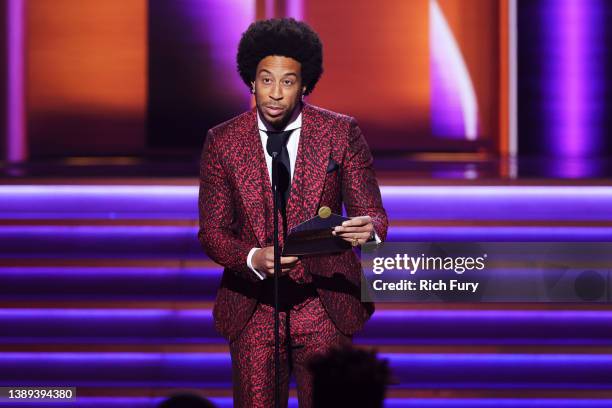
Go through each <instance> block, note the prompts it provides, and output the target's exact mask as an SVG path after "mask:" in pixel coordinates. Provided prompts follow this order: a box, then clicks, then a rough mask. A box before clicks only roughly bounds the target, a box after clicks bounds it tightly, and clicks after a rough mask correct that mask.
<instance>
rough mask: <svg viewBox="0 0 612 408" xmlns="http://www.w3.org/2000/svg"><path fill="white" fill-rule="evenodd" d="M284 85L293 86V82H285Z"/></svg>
mask: <svg viewBox="0 0 612 408" xmlns="http://www.w3.org/2000/svg"><path fill="white" fill-rule="evenodd" d="M285 85H293V81H285Z"/></svg>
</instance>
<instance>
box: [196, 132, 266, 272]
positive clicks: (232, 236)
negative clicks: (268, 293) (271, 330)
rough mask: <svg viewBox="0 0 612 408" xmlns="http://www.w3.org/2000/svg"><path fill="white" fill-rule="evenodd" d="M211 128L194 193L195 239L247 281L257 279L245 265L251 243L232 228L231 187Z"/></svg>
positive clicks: (217, 261)
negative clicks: (195, 201) (196, 189)
mask: <svg viewBox="0 0 612 408" xmlns="http://www.w3.org/2000/svg"><path fill="white" fill-rule="evenodd" d="M217 144H218V143H217V142H216V140H215V136H214V134H213V132H212V131H210V130H209V131H208V134H207V136H206V141H205V143H204V148H203V150H202V157H201V160H200V190H199V195H198V212H199V230H198V240H199V241H200V244H201V245H202V247H203V248H204V251H205V252H206V254H207V255H208V256H209V257H210V258H211V259H212V260H213V261H215V262H216V263H218V264H220V265H222V266H224V267H225V268H228V269H230V270H232V271H233V272H235V273H237V274H239V275H240V276H242V277H243V278H245V279H247V280H249V281H253V282H256V281H259V280H260V279H259V278H258V277H257V276H256V275H255V274H254V273H253V271H251V270H250V269H249V267H248V266H247V256H248V254H249V251H250V250H251V249H252V248H253V244H252V243H247V242H244V241H242V240H240V239H239V238H238V237H237V234H236V233H235V232H234V231H233V230H232V228H231V225H232V221H233V217H234V213H235V211H234V208H235V205H237V203H235V202H234V200H233V194H232V188H231V186H230V183H229V180H228V176H227V173H226V171H225V169H224V167H223V163H222V162H221V156H220V155H221V151H222V150H220V149H219V147H218V146H217Z"/></svg>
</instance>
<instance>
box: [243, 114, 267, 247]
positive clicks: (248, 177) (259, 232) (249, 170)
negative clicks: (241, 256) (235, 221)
mask: <svg viewBox="0 0 612 408" xmlns="http://www.w3.org/2000/svg"><path fill="white" fill-rule="evenodd" d="M256 115H257V114H256V111H255V108H253V109H252V110H251V112H250V113H249V115H248V119H247V123H246V126H245V129H246V132H243V134H242V137H241V139H242V143H241V145H242V146H241V148H239V149H238V152H237V153H238V154H237V155H236V157H237V160H236V168H235V176H236V179H237V185H238V190H239V192H240V197H242V203H243V204H244V208H245V210H246V213H247V216H248V218H249V222H250V224H251V227H252V229H253V233H254V234H255V237H256V238H257V240H258V242H259V245H260V247H263V246H264V243H265V241H266V223H265V216H266V214H265V208H266V207H265V206H264V202H265V201H268V203H267V204H268V207H267V208H272V207H271V206H272V192H271V188H270V179H269V178H268V168H267V167H266V159H265V157H264V152H263V147H262V145H261V138H260V136H259V129H258V126H257V116H256ZM237 136H238V137H240V135H237Z"/></svg>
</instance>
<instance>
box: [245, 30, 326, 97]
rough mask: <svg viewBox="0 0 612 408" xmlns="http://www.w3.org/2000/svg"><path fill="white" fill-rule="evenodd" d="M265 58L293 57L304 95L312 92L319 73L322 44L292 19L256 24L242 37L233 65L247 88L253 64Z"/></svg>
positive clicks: (320, 71)
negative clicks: (300, 75) (300, 77)
mask: <svg viewBox="0 0 612 408" xmlns="http://www.w3.org/2000/svg"><path fill="white" fill-rule="evenodd" d="M269 55H280V56H283V57H289V58H293V59H294V60H296V61H298V62H299V63H300V64H301V65H302V84H303V85H304V86H305V87H306V91H305V92H304V94H305V95H308V94H309V93H311V92H312V90H313V89H314V87H315V85H316V84H317V82H318V81H319V78H321V74H322V73H323V45H322V44H321V40H320V39H319V36H318V35H317V33H315V32H314V30H313V29H312V28H310V26H309V25H308V24H306V23H304V22H301V21H296V20H294V19H293V18H272V19H269V20H262V21H256V22H254V23H252V24H251V25H250V26H249V28H248V29H247V30H246V31H245V32H244V33H243V34H242V38H241V39H240V43H239V44H238V54H237V55H236V62H237V66H238V73H239V74H240V77H241V78H242V80H243V81H244V83H245V84H246V85H247V86H248V87H249V89H250V88H251V82H253V81H254V80H255V74H256V70H257V64H259V61H261V60H262V59H263V58H265V57H267V56H269Z"/></svg>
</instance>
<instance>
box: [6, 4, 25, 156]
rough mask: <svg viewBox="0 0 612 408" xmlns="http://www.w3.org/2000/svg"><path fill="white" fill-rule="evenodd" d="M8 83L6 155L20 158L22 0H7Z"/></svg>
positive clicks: (22, 133)
mask: <svg viewBox="0 0 612 408" xmlns="http://www.w3.org/2000/svg"><path fill="white" fill-rule="evenodd" d="M6 4H7V23H8V24H7V35H8V44H7V47H8V64H7V71H8V84H7V105H8V112H7V129H6V131H7V141H8V144H7V159H8V161H21V160H24V159H25V158H26V156H27V147H26V146H27V145H26V122H25V81H24V73H25V72H24V60H25V44H24V32H25V27H24V23H25V1H24V0H8V1H7V2H6Z"/></svg>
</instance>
